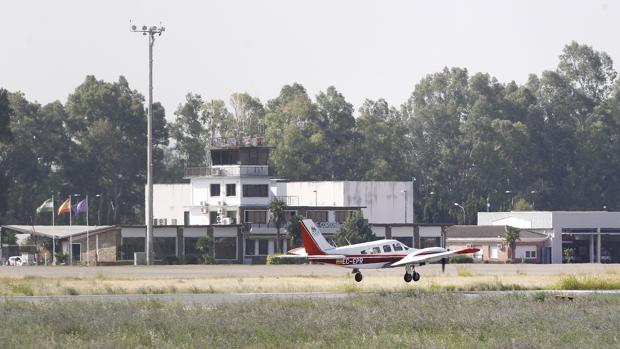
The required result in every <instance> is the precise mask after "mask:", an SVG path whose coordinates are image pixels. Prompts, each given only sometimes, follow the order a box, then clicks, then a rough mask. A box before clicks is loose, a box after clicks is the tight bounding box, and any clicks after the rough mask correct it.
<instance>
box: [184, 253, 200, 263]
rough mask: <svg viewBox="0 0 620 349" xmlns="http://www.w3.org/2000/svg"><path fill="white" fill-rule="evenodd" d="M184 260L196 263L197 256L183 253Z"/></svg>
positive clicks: (197, 260)
mask: <svg viewBox="0 0 620 349" xmlns="http://www.w3.org/2000/svg"><path fill="white" fill-rule="evenodd" d="M184 262H185V264H198V263H199V257H198V256H196V255H195V254H188V255H185V258H184Z"/></svg>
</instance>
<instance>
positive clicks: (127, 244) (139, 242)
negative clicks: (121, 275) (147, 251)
mask: <svg viewBox="0 0 620 349" xmlns="http://www.w3.org/2000/svg"><path fill="white" fill-rule="evenodd" d="M121 245H122V248H121V260H131V259H133V254H134V253H135V252H144V238H123V239H122V241H121Z"/></svg>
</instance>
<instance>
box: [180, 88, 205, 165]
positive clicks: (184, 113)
mask: <svg viewBox="0 0 620 349" xmlns="http://www.w3.org/2000/svg"><path fill="white" fill-rule="evenodd" d="M203 108H204V101H203V100H202V97H201V96H200V95H197V94H192V93H188V94H187V95H186V96H185V103H184V104H183V105H180V106H179V108H178V109H177V111H176V112H175V113H174V115H175V120H174V121H173V122H172V124H171V125H170V136H171V138H172V139H174V141H175V148H174V151H175V152H176V153H177V154H178V156H179V158H180V159H181V160H182V164H181V165H182V166H202V165H204V164H206V159H207V148H208V144H209V139H208V131H207V129H206V126H207V117H206V115H205V114H204V111H203Z"/></svg>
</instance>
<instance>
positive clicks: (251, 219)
mask: <svg viewBox="0 0 620 349" xmlns="http://www.w3.org/2000/svg"><path fill="white" fill-rule="evenodd" d="M245 223H252V224H267V211H245Z"/></svg>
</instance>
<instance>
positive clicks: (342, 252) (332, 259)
mask: <svg viewBox="0 0 620 349" xmlns="http://www.w3.org/2000/svg"><path fill="white" fill-rule="evenodd" d="M416 251H420V252H421V250H416V249H413V248H410V247H408V246H406V245H405V244H403V243H401V242H400V241H398V240H387V239H384V240H376V241H370V242H364V243H360V244H354V245H348V246H342V247H335V248H332V249H328V250H324V251H323V252H324V253H325V254H324V255H309V256H308V260H310V261H314V262H319V263H325V264H334V265H337V266H341V267H345V268H351V269H380V268H389V267H390V266H391V265H392V263H394V262H397V261H399V260H401V259H402V258H403V257H405V256H407V255H408V254H410V253H412V252H416ZM443 251H445V249H443V248H441V247H436V248H428V249H425V250H424V252H426V253H435V252H443Z"/></svg>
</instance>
